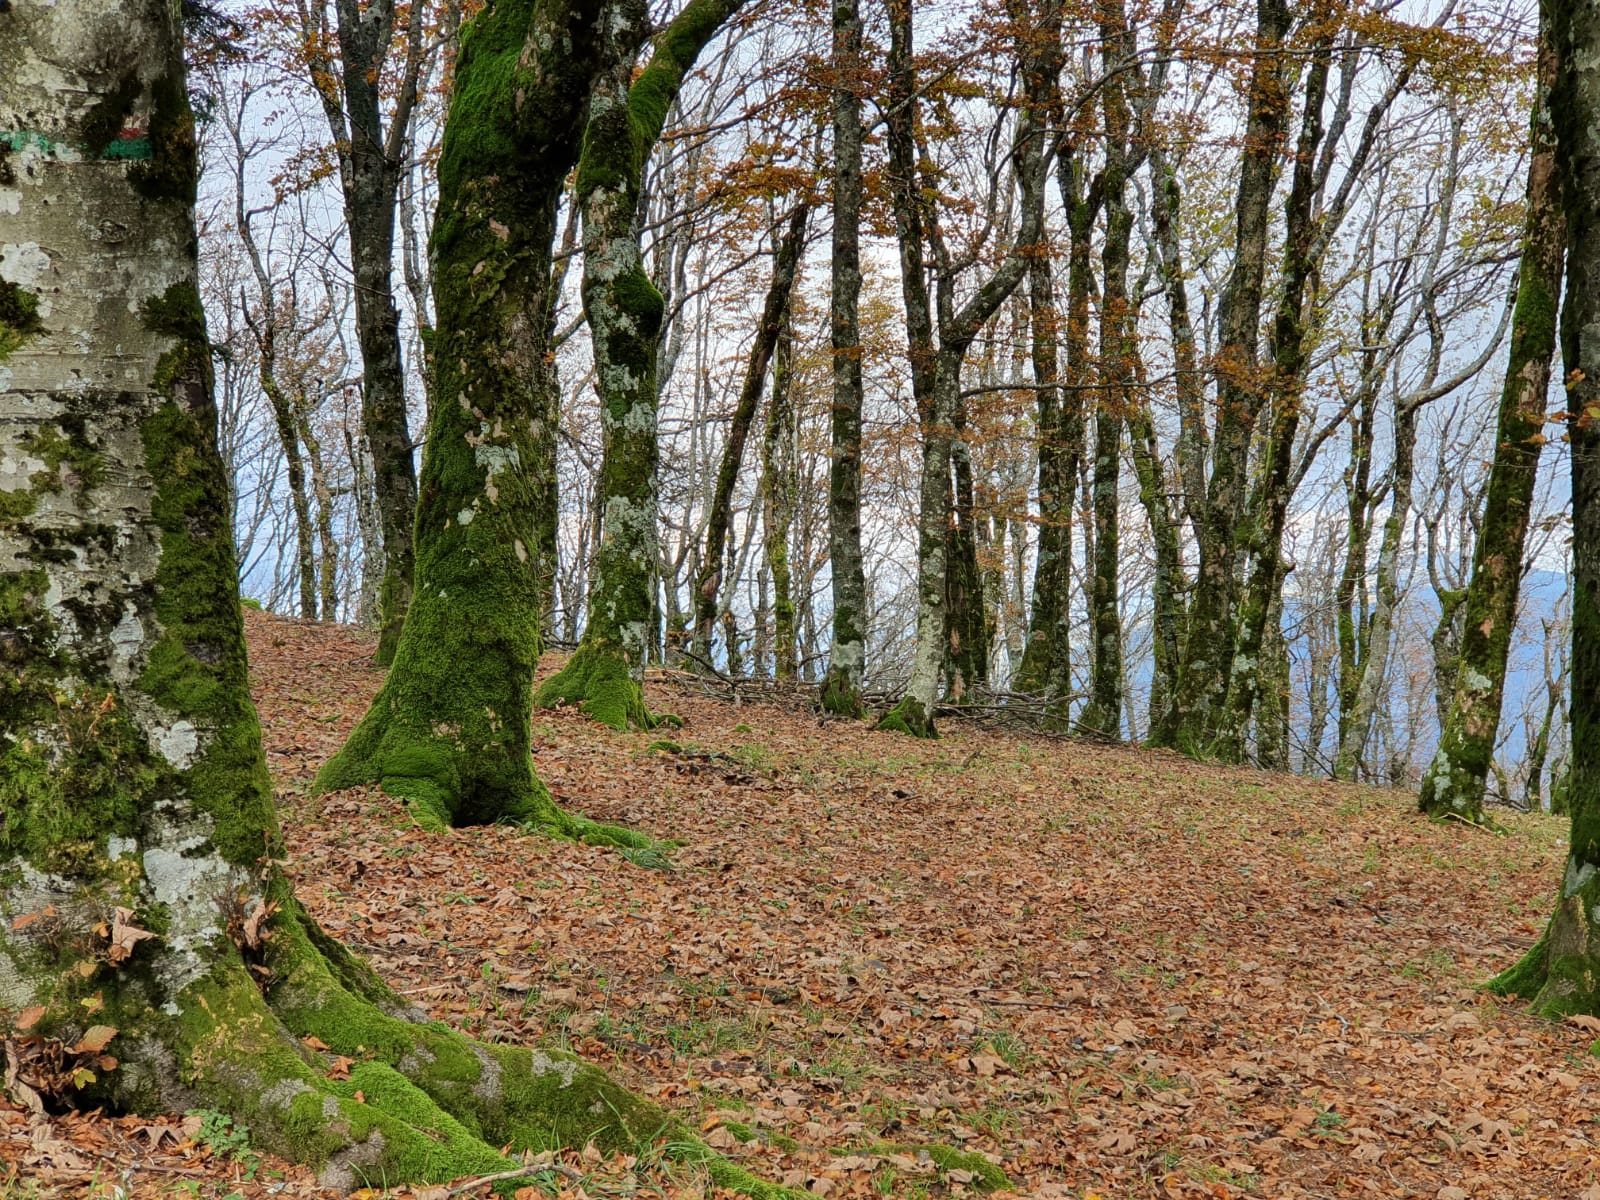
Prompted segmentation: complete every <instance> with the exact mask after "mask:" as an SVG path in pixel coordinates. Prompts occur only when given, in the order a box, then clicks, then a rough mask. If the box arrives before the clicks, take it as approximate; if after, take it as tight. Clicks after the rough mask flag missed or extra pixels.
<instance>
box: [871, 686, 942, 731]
mask: <svg viewBox="0 0 1600 1200" xmlns="http://www.w3.org/2000/svg"><path fill="white" fill-rule="evenodd" d="M877 728H879V729H882V730H885V731H887V732H889V733H904V734H907V735H909V736H911V737H918V738H936V737H938V736H939V731H938V730H937V729H935V728H934V727H933V714H932V713H930V712H929V711H928V710H927V709H926V708H924V707H923V705H922V702H921V701H920V700H918V699H916V697H914V696H905V697H902V698H901V700H900V703H899V704H896V705H895V706H894V707H893V708H891V709H890V710H889V711H888V712H886V713H884V714H883V716H881V717H880V718H878V724H877Z"/></svg>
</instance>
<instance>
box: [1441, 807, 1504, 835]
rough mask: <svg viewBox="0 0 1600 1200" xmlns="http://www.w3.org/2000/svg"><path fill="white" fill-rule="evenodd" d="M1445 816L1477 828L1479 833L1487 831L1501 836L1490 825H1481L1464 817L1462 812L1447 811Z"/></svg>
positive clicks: (1489, 833)
mask: <svg viewBox="0 0 1600 1200" xmlns="http://www.w3.org/2000/svg"><path fill="white" fill-rule="evenodd" d="M1444 818H1445V820H1447V821H1460V822H1461V823H1462V824H1463V825H1465V826H1466V827H1467V828H1468V829H1476V830H1477V831H1478V832H1479V833H1487V834H1488V835H1489V836H1490V837H1498V836H1500V835H1499V834H1497V833H1495V831H1494V830H1493V829H1491V828H1489V826H1487V825H1480V824H1479V823H1478V822H1476V821H1473V820H1469V819H1468V818H1466V817H1463V816H1462V815H1461V814H1460V813H1453V812H1447V813H1445V814H1444Z"/></svg>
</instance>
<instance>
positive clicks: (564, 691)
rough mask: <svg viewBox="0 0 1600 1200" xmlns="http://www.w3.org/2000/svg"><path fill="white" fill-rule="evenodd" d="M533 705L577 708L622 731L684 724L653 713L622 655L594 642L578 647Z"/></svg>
mask: <svg viewBox="0 0 1600 1200" xmlns="http://www.w3.org/2000/svg"><path fill="white" fill-rule="evenodd" d="M533 703H534V706H535V707H537V708H559V707H561V706H562V705H568V704H572V705H577V706H578V707H579V709H581V710H582V711H583V712H584V713H586V714H587V715H589V716H590V717H593V718H594V719H595V720H596V721H599V722H600V723H601V724H602V725H609V726H611V728H613V729H616V730H621V731H626V730H627V729H629V728H630V727H631V728H634V729H641V730H646V731H648V730H651V729H655V728H657V727H658V726H662V725H666V726H672V727H677V726H681V725H682V724H683V721H682V720H681V719H680V718H678V717H675V716H673V715H672V714H671V713H660V714H653V713H651V712H650V710H649V709H648V708H646V707H645V703H644V688H643V687H642V686H640V684H639V681H638V680H637V679H635V678H634V677H633V673H632V672H631V671H630V670H629V669H628V664H627V663H626V662H625V661H624V660H623V658H622V655H621V654H619V653H617V652H616V651H614V650H612V649H610V648H608V647H606V646H604V645H601V644H599V643H595V642H585V643H584V644H583V645H581V646H579V647H578V649H577V650H576V651H575V652H574V653H573V655H572V657H571V658H570V659H568V660H567V665H566V666H564V667H562V668H561V670H559V671H557V672H556V673H555V674H554V675H552V676H550V678H549V679H546V680H545V681H544V683H543V684H541V685H540V687H539V690H538V691H537V692H535V693H534V697H533Z"/></svg>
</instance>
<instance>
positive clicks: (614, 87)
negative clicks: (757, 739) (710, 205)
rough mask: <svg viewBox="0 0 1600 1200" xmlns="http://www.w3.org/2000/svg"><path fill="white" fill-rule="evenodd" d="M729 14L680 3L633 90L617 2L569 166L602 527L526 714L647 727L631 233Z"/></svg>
mask: <svg viewBox="0 0 1600 1200" xmlns="http://www.w3.org/2000/svg"><path fill="white" fill-rule="evenodd" d="M741 3H743V0H689V4H688V5H687V6H686V7H685V8H684V9H683V10H682V11H681V12H680V13H679V14H678V15H677V16H676V17H674V18H673V20H672V22H671V24H669V25H668V26H667V27H666V29H664V30H662V31H661V33H660V35H659V36H658V37H657V39H656V42H655V49H654V52H653V53H652V54H651V56H650V62H649V65H648V66H646V67H645V69H644V70H643V71H642V72H641V73H640V74H639V75H638V77H637V78H635V77H634V58H635V57H636V55H637V54H638V52H639V47H640V46H641V45H643V43H644V40H645V38H646V36H647V34H648V33H649V31H650V14H649V11H648V9H647V8H646V6H645V5H644V4H643V3H642V2H640V0H615V3H614V4H613V6H612V10H611V15H610V19H609V20H608V22H607V29H606V34H605V38H606V46H605V48H604V56H605V61H604V66H603V68H602V69H601V70H600V72H599V73H598V74H597V75H596V77H595V84H594V95H593V98H592V100H591V101H590V110H589V124H588V128H587V130H586V131H585V133H584V139H583V155H582V158H581V160H580V162H579V164H578V184H577V201H576V202H577V204H578V207H579V211H580V212H582V214H583V311H584V315H585V317H587V318H588V323H589V336H590V338H591V341H592V344H593V346H594V360H595V380H596V382H595V386H596V388H597V389H598V390H599V393H600V423H601V427H602V428H603V430H604V432H605V451H604V455H603V457H602V459H601V464H600V496H599V502H600V506H601V514H602V515H601V522H602V524H601V529H600V544H599V546H598V547H597V549H596V551H595V560H594V578H593V582H592V584H591V586H590V589H589V619H588V623H587V625H585V627H584V631H583V640H582V642H581V643H579V646H578V649H577V651H576V653H574V654H573V656H572V658H571V659H570V660H569V661H568V663H567V665H566V666H565V667H563V668H562V669H561V670H560V671H559V672H557V673H556V674H555V675H553V676H551V677H550V678H549V679H547V680H546V681H545V682H544V685H543V686H542V687H541V688H540V689H539V693H538V696H537V697H536V700H535V703H537V704H538V705H540V706H541V707H545V708H552V707H555V706H557V705H561V704H576V705H580V706H581V707H582V709H583V711H584V712H586V713H588V714H589V715H590V716H592V717H593V718H594V719H595V720H597V721H600V722H602V723H603V724H606V725H610V726H612V727H613V728H615V729H626V728H627V727H628V726H629V725H635V726H638V727H640V728H643V729H648V728H650V727H651V726H652V725H654V724H656V723H657V721H656V718H655V717H652V716H651V715H650V713H649V711H648V710H647V709H646V708H645V704H644V687H643V681H644V663H645V658H646V655H647V653H648V651H649V648H650V644H651V642H652V641H653V640H654V636H653V631H654V628H655V625H656V603H655V581H656V564H657V562H658V561H659V560H660V553H659V549H660V547H659V539H658V533H657V530H656V520H657V517H658V515H659V514H658V511H657V508H658V505H657V493H656V465H657V462H658V459H659V457H660V446H659V444H658V442H657V440H656V402H657V399H658V397H657V394H656V393H657V387H656V378H657V364H658V360H659V354H658V350H659V348H660V345H661V328H662V321H663V319H664V317H665V311H664V310H665V305H664V303H663V301H662V297H661V293H660V292H659V291H657V290H656V286H655V284H653V283H652V282H651V281H650V277H649V275H647V274H646V273H645V270H644V261H643V253H642V251H641V249H640V245H639V230H638V227H637V225H636V223H635V221H636V216H637V213H638V209H639V188H640V185H641V181H642V179H643V174H644V165H645V162H646V160H647V159H648V158H649V157H650V152H651V150H652V149H653V148H654V146H655V144H656V140H657V139H658V138H659V137H660V136H661V131H662V129H663V128H664V127H665V125H666V120H667V111H668V110H669V109H670V108H671V107H672V102H673V100H674V99H675V98H676V97H677V94H678V89H679V88H680V87H682V86H683V80H684V76H685V75H687V74H688V72H689V71H690V69H691V68H692V67H693V66H694V61H695V59H696V58H697V57H699V54H700V51H701V50H703V49H704V48H705V45H706V43H707V42H709V41H710V40H711V39H712V37H714V36H715V35H716V32H717V30H718V29H720V28H721V27H722V23H723V22H724V21H726V20H727V19H728V17H730V16H731V15H732V14H733V13H734V12H736V11H737V10H738V8H739V6H740V4H741Z"/></svg>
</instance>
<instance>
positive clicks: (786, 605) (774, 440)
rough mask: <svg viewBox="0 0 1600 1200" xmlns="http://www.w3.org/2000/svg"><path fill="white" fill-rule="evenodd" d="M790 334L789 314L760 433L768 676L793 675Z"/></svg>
mask: <svg viewBox="0 0 1600 1200" xmlns="http://www.w3.org/2000/svg"><path fill="white" fill-rule="evenodd" d="M793 364H794V334H793V330H792V328H791V324H790V320H789V318H788V316H787V315H786V316H785V320H784V325H783V331H782V332H781V333H780V334H779V335H778V347H777V350H776V351H775V352H774V356H773V365H772V400H771V402H770V404H769V405H768V407H767V428H766V431H765V434H764V436H763V437H762V439H761V529H762V535H763V537H762V551H763V554H764V557H765V558H766V561H767V570H769V571H770V572H771V573H772V677H773V678H774V679H778V680H792V679H794V677H795V674H796V671H797V670H798V667H799V664H798V663H797V662H796V661H795V606H794V580H793V573H792V572H791V571H790V569H789V527H790V526H791V525H792V524H793V523H794V505H795V493H796V484H795V464H794V456H795V412H794V396H793V390H792V388H791V385H790V381H791V379H792V378H793V374H794V366H793Z"/></svg>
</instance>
